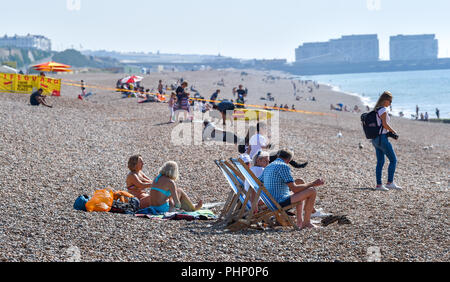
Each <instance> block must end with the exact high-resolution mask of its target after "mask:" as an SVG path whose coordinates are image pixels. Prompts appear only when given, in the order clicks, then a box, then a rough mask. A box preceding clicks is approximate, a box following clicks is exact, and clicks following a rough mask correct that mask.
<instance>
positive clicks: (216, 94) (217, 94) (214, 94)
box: [209, 89, 220, 105]
mask: <svg viewBox="0 0 450 282" xmlns="http://www.w3.org/2000/svg"><path fill="white" fill-rule="evenodd" d="M219 94H220V89H217V90H216V92H214V93H213V94H212V95H211V98H210V99H209V100H211V102H209V103H210V104H211V105H215V104H216V100H217V97H218V96H219Z"/></svg>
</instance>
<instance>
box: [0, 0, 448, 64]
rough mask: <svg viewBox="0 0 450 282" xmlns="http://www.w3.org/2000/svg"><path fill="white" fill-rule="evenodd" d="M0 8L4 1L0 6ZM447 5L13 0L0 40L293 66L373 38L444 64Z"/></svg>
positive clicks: (418, 1) (345, 0)
mask: <svg viewBox="0 0 450 282" xmlns="http://www.w3.org/2000/svg"><path fill="white" fill-rule="evenodd" d="M1 1H2V2H3V1H4V0H1ZM449 11H450V1H449V0H427V1H425V0H127V1H123V0H120V1H119V0H39V1H34V0H29V1H26V0H15V1H9V2H8V4H4V5H2V16H1V17H0V36H3V35H4V34H7V35H8V36H11V35H14V34H18V35H26V34H28V33H30V34H40V35H44V36H46V37H48V38H50V39H51V40H52V45H53V46H52V49H54V50H57V51H61V50H65V49H68V48H75V49H77V50H87V49H89V50H100V49H102V50H110V51H112V50H114V51H121V52H129V51H136V52H153V53H155V52H157V51H159V52H161V53H179V54H208V55H217V54H219V53H220V54H221V55H222V56H228V57H234V58H244V59H253V58H256V59H274V58H277V59H287V60H288V61H294V60H295V48H297V47H298V46H299V45H301V44H303V43H305V42H320V41H328V40H329V39H335V38H339V37H341V36H342V35H351V34H378V39H379V42H380V59H382V60H387V59H389V36H392V35H398V34H425V33H426V34H430V33H432V34H436V38H437V39H438V41H439V55H438V56H439V57H450V29H449V28H448V27H449V26H450V17H449V16H448V13H449Z"/></svg>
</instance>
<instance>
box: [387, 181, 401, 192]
mask: <svg viewBox="0 0 450 282" xmlns="http://www.w3.org/2000/svg"><path fill="white" fill-rule="evenodd" d="M385 187H386V188H388V189H394V190H403V188H402V187H400V186H397V185H395V183H394V182H392V183H391V184H386V186H385Z"/></svg>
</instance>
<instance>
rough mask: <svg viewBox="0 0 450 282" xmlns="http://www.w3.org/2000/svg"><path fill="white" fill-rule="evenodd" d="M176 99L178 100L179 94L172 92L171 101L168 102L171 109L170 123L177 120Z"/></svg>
mask: <svg viewBox="0 0 450 282" xmlns="http://www.w3.org/2000/svg"><path fill="white" fill-rule="evenodd" d="M176 100H177V95H176V94H175V93H173V92H172V94H171V95H170V99H169V102H168V105H169V110H170V118H169V123H174V122H175V120H174V119H173V118H174V111H173V107H174V106H175V103H176Z"/></svg>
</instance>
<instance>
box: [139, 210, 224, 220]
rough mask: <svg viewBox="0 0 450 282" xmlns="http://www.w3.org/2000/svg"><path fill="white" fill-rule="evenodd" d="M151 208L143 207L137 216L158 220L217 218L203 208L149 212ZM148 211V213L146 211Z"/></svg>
mask: <svg viewBox="0 0 450 282" xmlns="http://www.w3.org/2000/svg"><path fill="white" fill-rule="evenodd" d="M149 211H151V209H148V208H147V209H143V210H140V211H138V212H137V213H136V214H135V216H137V217H143V218H149V219H156V220H188V221H191V220H212V219H217V216H216V215H215V214H214V213H213V212H212V211H210V210H207V209H201V210H198V211H194V212H186V211H177V212H166V213H164V214H151V213H148V212H149ZM146 212H147V213H146Z"/></svg>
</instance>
